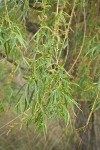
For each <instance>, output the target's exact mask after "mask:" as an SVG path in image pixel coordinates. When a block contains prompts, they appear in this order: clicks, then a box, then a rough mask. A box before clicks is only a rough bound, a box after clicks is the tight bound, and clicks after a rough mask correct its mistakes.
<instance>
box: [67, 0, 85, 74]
mask: <svg viewBox="0 0 100 150" xmlns="http://www.w3.org/2000/svg"><path fill="white" fill-rule="evenodd" d="M83 13H84V36H83V41H82V45H81V47H80V51H79V54H78V56H77V58H76V60H75V61H74V63H73V65H72V66H71V68H70V69H69V71H68V73H70V72H71V71H72V69H73V68H74V66H75V64H76V63H77V61H78V59H79V57H80V55H81V53H82V50H83V47H84V42H85V37H86V10H85V0H84V2H83Z"/></svg>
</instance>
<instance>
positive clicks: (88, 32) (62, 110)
mask: <svg viewBox="0 0 100 150" xmlns="http://www.w3.org/2000/svg"><path fill="white" fill-rule="evenodd" d="M98 3H99V2H97V1H96V0H91V2H89V1H85V0H73V1H68V0H53V1H52V0H41V1H39V0H36V1H34V2H33V3H30V4H29V1H28V0H19V1H15V0H4V1H1V3H0V47H1V50H0V53H1V54H2V55H3V56H5V58H6V59H7V60H8V61H9V59H10V60H12V65H13V66H14V71H15V70H16V68H17V69H21V71H22V72H23V78H24V83H23V86H22V87H21V89H20V90H19V92H18V95H17V97H18V101H16V104H15V105H16V106H17V108H18V109H19V108H20V110H21V113H25V112H28V120H27V125H29V124H30V123H31V122H33V123H34V126H35V129H36V130H41V129H44V131H46V125H47V120H51V119H58V120H59V119H63V120H64V121H65V124H66V125H67V124H69V123H70V122H71V117H70V116H71V115H72V114H74V109H75V106H77V107H79V106H78V104H77V102H78V103H79V102H80V101H81V100H87V101H90V102H91V103H92V102H93V101H94V99H95V98H96V101H97V103H96V104H99V103H98V97H99V96H98V91H99V87H100V79H99V53H100V43H99V41H100V37H99V33H100V28H99V27H100V22H99V6H98ZM29 6H30V7H29ZM27 20H28V23H30V24H27ZM32 23H33V25H35V26H34V27H36V28H37V31H36V32H34V31H33V30H34V28H33V27H31V25H32ZM30 27H31V29H30ZM27 30H29V31H27ZM30 32H32V33H30ZM33 33H34V34H33ZM98 108H99V105H98ZM26 118H27V117H26Z"/></svg>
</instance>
